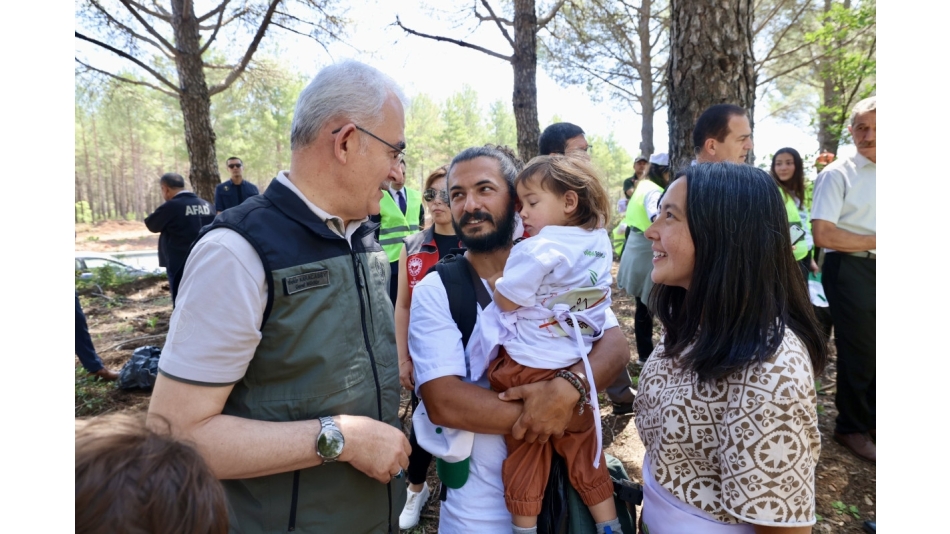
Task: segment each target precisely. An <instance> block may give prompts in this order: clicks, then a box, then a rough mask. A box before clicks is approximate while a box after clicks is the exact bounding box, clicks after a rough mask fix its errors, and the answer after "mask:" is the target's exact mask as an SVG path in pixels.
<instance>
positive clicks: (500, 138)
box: [488, 100, 518, 147]
mask: <svg viewBox="0 0 950 534" xmlns="http://www.w3.org/2000/svg"><path fill="white" fill-rule="evenodd" d="M488 114H489V119H488V135H489V137H490V138H491V142H492V143H495V144H496V145H508V146H510V147H517V146H518V131H517V126H516V125H515V114H514V113H512V112H511V105H510V104H507V103H505V102H503V101H501V100H496V101H494V102H492V103H491V105H490V106H489V107H488Z"/></svg>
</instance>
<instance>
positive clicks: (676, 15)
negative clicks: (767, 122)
mask: <svg viewBox="0 0 950 534" xmlns="http://www.w3.org/2000/svg"><path fill="white" fill-rule="evenodd" d="M666 83H667V88H668V92H667V94H668V98H669V107H668V111H667V115H668V118H669V119H668V121H669V129H670V163H671V165H673V166H674V168H679V167H680V166H683V165H688V164H689V162H690V161H691V160H692V159H693V158H694V155H695V152H694V150H693V140H692V133H693V126H694V125H695V123H696V119H698V118H699V116H700V115H701V114H702V112H703V111H704V110H705V109H706V108H708V107H709V106H712V105H714V104H735V105H738V106H742V107H744V108H745V109H747V110H748V111H749V121H750V123H751V122H752V117H753V110H754V106H755V85H756V83H755V69H754V60H753V55H752V0H672V1H671V2H670V62H669V70H668V73H667V81H666ZM753 126H754V125H753ZM747 162H748V163H750V164H753V163H754V156H753V154H752V153H751V152H750V153H749V159H748V160H747Z"/></svg>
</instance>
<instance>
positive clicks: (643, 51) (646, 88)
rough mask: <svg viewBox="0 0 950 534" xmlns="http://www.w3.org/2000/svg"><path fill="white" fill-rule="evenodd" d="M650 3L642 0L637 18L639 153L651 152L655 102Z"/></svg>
mask: <svg viewBox="0 0 950 534" xmlns="http://www.w3.org/2000/svg"><path fill="white" fill-rule="evenodd" d="M651 10H652V3H651V2H650V0H643V2H641V5H640V15H639V18H638V20H637V35H638V36H639V38H640V69H639V73H640V111H641V117H642V118H643V122H641V123H640V153H641V154H644V155H647V156H649V155H651V154H653V151H654V147H653V116H654V114H655V113H656V104H655V102H654V95H653V69H652V63H651V60H652V58H651V54H650V52H651V48H650V14H651Z"/></svg>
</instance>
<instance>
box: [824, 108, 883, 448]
mask: <svg viewBox="0 0 950 534" xmlns="http://www.w3.org/2000/svg"><path fill="white" fill-rule="evenodd" d="M848 131H850V132H851V137H852V138H853V139H854V144H855V146H856V147H857V153H856V154H854V155H853V156H849V157H841V158H838V159H837V160H835V161H834V162H833V163H831V164H830V165H828V166H827V167H825V169H824V170H823V171H822V172H821V174H819V175H818V180H817V181H816V182H815V194H814V204H813V206H812V212H811V214H812V233H813V235H814V238H815V246H818V247H824V249H825V252H826V253H827V254H826V255H825V261H824V265H823V266H822V285H823V286H824V289H825V295H827V296H828V306H829V307H830V308H831V318H832V320H833V321H834V328H835V348H836V349H837V352H838V376H837V392H836V393H835V406H836V407H837V408H838V417H837V418H836V420H835V433H834V436H835V441H837V442H838V443H840V444H842V445H844V446H845V447H847V448H848V450H850V451H851V452H853V453H854V454H855V455H857V456H858V457H859V458H862V459H864V460H867V461H869V462H872V463H874V462H876V461H877V448H876V446H875V444H874V439H875V438H876V436H875V434H876V427H877V422H876V421H877V419H876V410H877V401H876V395H877V372H876V365H875V362H876V356H877V348H876V341H877V340H876V335H875V316H876V310H877V307H876V304H875V302H876V290H875V288H876V272H877V260H876V258H877V194H876V191H877V185H876V181H877V178H876V176H877V98H876V97H871V98H867V99H864V100H862V101H860V102H858V103H857V104H855V106H854V109H853V110H852V111H851V124H850V126H848Z"/></svg>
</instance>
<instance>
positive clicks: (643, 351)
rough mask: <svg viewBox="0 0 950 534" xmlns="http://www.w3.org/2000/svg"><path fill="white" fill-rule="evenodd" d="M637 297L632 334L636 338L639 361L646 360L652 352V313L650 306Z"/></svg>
mask: <svg viewBox="0 0 950 534" xmlns="http://www.w3.org/2000/svg"><path fill="white" fill-rule="evenodd" d="M636 299H637V312H636V315H634V317H633V334H634V336H635V337H636V339H637V356H638V359H639V360H640V361H641V362H645V361H647V358H649V357H650V354H653V315H652V314H651V313H650V308H649V307H647V305H646V304H644V303H643V301H642V300H640V297H636Z"/></svg>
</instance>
